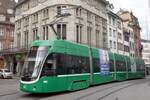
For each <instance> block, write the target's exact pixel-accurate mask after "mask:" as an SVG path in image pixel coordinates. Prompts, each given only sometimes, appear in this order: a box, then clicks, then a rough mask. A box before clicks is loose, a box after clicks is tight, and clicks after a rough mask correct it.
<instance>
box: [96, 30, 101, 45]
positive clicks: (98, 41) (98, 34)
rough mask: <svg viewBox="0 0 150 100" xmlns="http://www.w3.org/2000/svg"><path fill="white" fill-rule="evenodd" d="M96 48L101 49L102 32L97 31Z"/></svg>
mask: <svg viewBox="0 0 150 100" xmlns="http://www.w3.org/2000/svg"><path fill="white" fill-rule="evenodd" d="M96 47H97V48H99V47H100V31H99V30H96Z"/></svg>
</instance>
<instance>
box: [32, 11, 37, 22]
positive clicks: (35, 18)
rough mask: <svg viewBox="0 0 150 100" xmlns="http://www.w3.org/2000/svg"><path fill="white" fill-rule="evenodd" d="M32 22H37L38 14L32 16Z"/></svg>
mask: <svg viewBox="0 0 150 100" xmlns="http://www.w3.org/2000/svg"><path fill="white" fill-rule="evenodd" d="M32 22H33V23H36V22H38V13H36V14H34V15H33V16H32Z"/></svg>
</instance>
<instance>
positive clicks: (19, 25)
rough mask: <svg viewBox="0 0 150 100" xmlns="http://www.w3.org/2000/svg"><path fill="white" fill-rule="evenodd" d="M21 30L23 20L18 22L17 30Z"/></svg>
mask: <svg viewBox="0 0 150 100" xmlns="http://www.w3.org/2000/svg"><path fill="white" fill-rule="evenodd" d="M20 28H21V20H18V22H17V29H20Z"/></svg>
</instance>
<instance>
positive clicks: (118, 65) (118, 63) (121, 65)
mask: <svg viewBox="0 0 150 100" xmlns="http://www.w3.org/2000/svg"><path fill="white" fill-rule="evenodd" d="M125 66H126V65H125V62H123V61H116V70H117V71H126V67H125Z"/></svg>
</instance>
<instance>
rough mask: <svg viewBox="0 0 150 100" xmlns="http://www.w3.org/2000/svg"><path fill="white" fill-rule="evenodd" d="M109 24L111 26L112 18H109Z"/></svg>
mask: <svg viewBox="0 0 150 100" xmlns="http://www.w3.org/2000/svg"><path fill="white" fill-rule="evenodd" d="M109 24H111V16H109Z"/></svg>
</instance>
